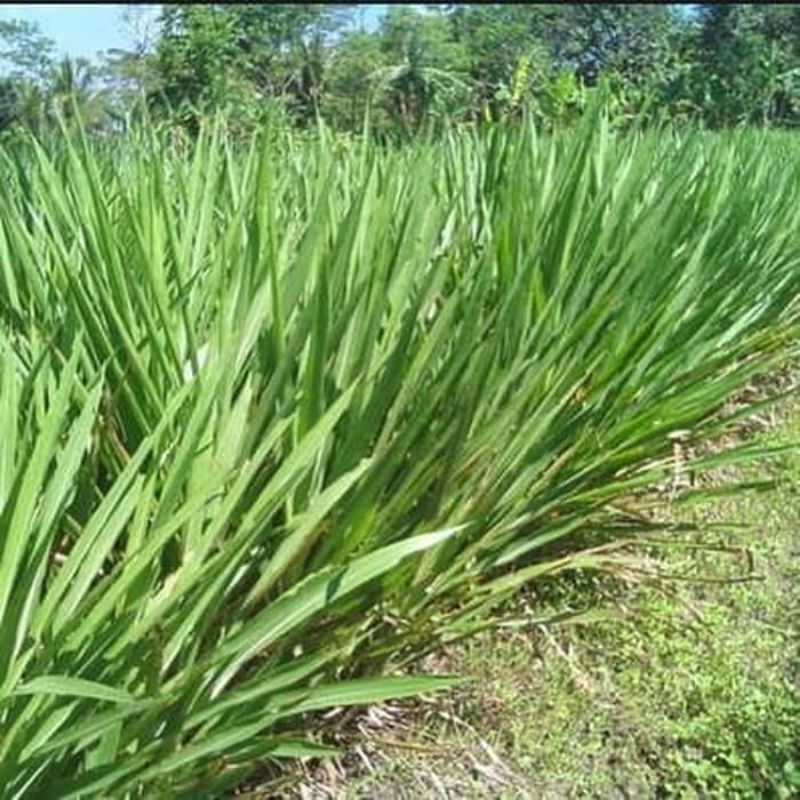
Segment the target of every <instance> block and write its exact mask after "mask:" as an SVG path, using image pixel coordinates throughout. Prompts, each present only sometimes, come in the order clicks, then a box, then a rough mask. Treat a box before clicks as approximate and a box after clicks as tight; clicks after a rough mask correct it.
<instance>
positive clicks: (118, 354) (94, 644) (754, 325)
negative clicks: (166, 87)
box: [0, 118, 800, 800]
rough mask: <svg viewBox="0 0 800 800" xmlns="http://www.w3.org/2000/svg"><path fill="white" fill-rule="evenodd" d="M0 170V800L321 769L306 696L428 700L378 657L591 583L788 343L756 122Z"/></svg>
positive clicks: (782, 234) (797, 281)
mask: <svg viewBox="0 0 800 800" xmlns="http://www.w3.org/2000/svg"><path fill="white" fill-rule="evenodd" d="M264 136H266V134H264ZM0 170H2V174H3V179H2V180H1V181H0V205H2V209H3V213H2V215H0V431H2V437H0V798H3V800H5V799H6V798H27V797H43V798H44V797H59V798H62V800H65V799H66V798H71V797H95V796H104V797H128V798H133V797H187V798H188V797H191V798H196V797H200V796H208V797H216V796H221V795H222V794H223V793H224V792H225V791H226V790H227V789H229V788H230V787H233V786H235V785H237V784H238V783H241V782H242V781H243V780H244V779H245V778H247V777H248V776H249V775H250V774H251V773H252V772H253V770H254V769H255V768H256V767H255V765H257V764H262V763H263V762H264V761H272V760H277V759H282V758H291V757H300V756H308V755H312V756H314V755H325V754H327V753H329V752H330V750H329V749H328V748H326V747H325V746H324V744H322V743H321V740H320V737H319V736H317V735H316V734H317V730H316V728H317V724H316V722H315V720H314V717H313V715H309V714H308V712H312V711H316V710H320V709H325V708H330V707H334V706H344V705H348V704H351V705H353V704H354V705H361V704H367V703H372V702H377V701H380V700H382V699H386V698H392V697H401V696H408V695H412V694H417V693H420V692H427V691H432V690H436V689H441V688H445V687H447V686H449V685H451V683H452V679H451V678H449V677H447V676H445V677H432V676H426V675H423V674H419V673H412V672H410V670H409V667H410V666H411V665H412V664H413V662H414V661H415V660H416V659H418V658H419V656H420V655H421V654H423V653H425V652H426V651H428V650H429V649H430V648H432V647H434V646H436V645H437V644H438V643H440V642H442V641H446V640H449V639H450V640H451V639H454V638H459V637H463V636H467V635H469V634H470V633H473V632H474V631H477V630H479V629H481V628H482V627H484V626H486V625H487V624H488V621H490V620H491V618H492V614H493V613H495V610H496V608H497V607H498V605H500V604H502V603H503V602H505V601H506V600H507V599H508V598H509V597H510V596H512V595H513V593H514V592H515V591H516V590H517V589H518V588H519V587H521V586H523V585H529V584H531V583H532V582H533V583H535V582H536V581H537V579H543V578H545V577H549V576H552V575H554V574H557V573H560V572H565V571H569V570H580V569H593V568H605V567H606V566H607V565H608V564H609V558H610V555H609V554H610V553H611V552H612V551H611V550H610V549H609V547H613V543H614V541H615V540H614V537H615V536H616V537H622V536H624V537H625V538H626V539H630V538H631V537H632V536H635V533H636V531H635V528H632V527H631V525H627V526H624V527H622V526H619V525H618V517H617V515H616V511H615V506H614V503H615V501H617V500H619V499H620V498H622V497H630V496H635V495H636V492H637V491H639V490H642V489H647V488H648V487H652V486H653V485H654V484H656V483H657V482H658V481H660V480H662V479H663V478H664V476H665V475H668V474H669V470H670V457H671V453H672V447H673V442H672V439H671V438H670V437H671V434H673V433H674V432H675V431H683V432H689V435H691V436H692V437H695V438H697V439H703V438H707V437H712V436H717V435H719V434H721V433H724V432H725V431H726V430H728V429H729V427H730V426H731V425H733V424H734V422H735V415H734V414H733V412H729V411H726V410H725V409H726V408H729V407H728V406H726V401H727V400H728V399H729V398H730V397H731V396H732V395H733V394H734V393H735V392H737V390H739V389H740V388H741V387H742V386H743V385H745V384H746V383H747V382H748V381H750V380H752V379H753V378H754V377H757V376H759V375H763V374H766V373H769V372H770V371H771V370H773V369H774V368H775V366H776V365H778V364H780V363H782V362H783V361H784V360H785V359H786V358H788V357H791V356H793V355H795V354H796V351H797V345H796V342H797V334H798V322H799V321H800V317H799V315H798V302H797V298H798V289H800V246H798V238H797V231H798V222H800V204H797V203H796V202H793V198H794V194H795V188H796V186H797V185H798V183H799V182H800V144H798V141H797V140H796V138H793V137H792V136H791V135H787V134H781V133H776V132H749V131H742V132H736V133H726V134H716V135H711V134H707V133H703V132H684V133H681V134H676V133H674V132H670V131H668V130H664V131H653V132H648V133H639V134H635V135H628V136H621V135H616V134H613V133H611V132H609V130H608V128H607V126H606V124H605V122H604V121H603V120H602V119H601V118H591V119H589V118H587V121H586V122H585V123H584V124H583V126H582V127H581V128H579V129H578V130H575V131H572V132H563V133H560V134H553V135H551V136H548V137H544V138H542V137H540V136H539V135H538V134H537V132H536V130H535V129H534V128H533V127H532V126H530V125H527V124H526V125H522V126H520V127H518V128H511V127H495V128H490V129H489V130H486V131H482V132H456V131H453V132H449V133H445V134H444V135H443V136H442V137H441V138H440V139H438V140H436V141H432V140H428V141H419V142H417V143H415V144H413V145H409V146H408V147H406V148H403V149H382V148H380V147H379V146H377V145H375V144H374V143H372V142H370V141H369V139H368V138H366V137H365V138H364V139H363V140H360V141H355V142H353V143H350V144H348V145H347V146H342V145H341V143H335V142H333V141H332V139H331V137H330V136H329V134H328V133H327V132H326V131H325V129H324V128H321V129H320V132H319V136H318V138H316V139H315V140H313V141H302V142H301V141H295V140H294V139H292V138H291V137H287V138H286V139H285V140H284V141H282V142H280V143H275V141H274V138H273V139H272V140H268V139H266V138H264V137H262V136H261V135H256V136H254V137H253V138H252V139H251V140H249V141H247V142H244V143H242V142H241V141H234V140H232V139H231V138H230V137H229V136H228V135H227V134H226V131H225V129H224V127H223V126H222V125H220V124H209V125H208V126H207V127H206V128H205V129H204V130H203V131H202V132H201V134H200V136H199V138H198V139H197V141H196V142H194V143H192V145H191V146H190V147H188V148H182V149H180V150H176V149H175V148H174V147H173V146H172V145H171V144H170V143H169V140H168V139H167V138H166V137H162V136H161V135H160V134H158V133H157V132H155V131H153V130H149V129H146V128H145V129H141V130H138V131H132V132H131V133H129V134H125V135H123V136H121V137H119V138H118V139H114V140H111V141H103V142H93V141H89V140H88V139H87V137H86V136H85V135H82V134H76V135H66V134H65V135H64V136H63V137H62V138H61V139H59V140H58V141H54V142H49V143H47V144H42V143H40V142H37V141H36V140H34V139H30V140H28V141H26V142H24V143H22V144H17V145H15V146H14V147H13V148H7V149H5V150H3V151H0ZM740 413H742V412H741V411H739V412H737V414H740ZM682 435H686V434H682ZM762 452H763V450H762V449H757V448H755V447H754V446H752V445H740V446H738V447H737V448H736V449H735V450H733V451H731V450H726V451H723V452H721V453H717V454H715V455H709V456H707V457H706V458H704V459H702V460H701V461H700V462H698V466H713V465H715V464H719V463H723V462H725V461H726V460H741V459H745V458H751V457H754V456H756V455H759V454H761V453H762ZM599 543H604V547H602V548H598V547H596V546H595V545H597V544H599ZM609 543H610V544H609Z"/></svg>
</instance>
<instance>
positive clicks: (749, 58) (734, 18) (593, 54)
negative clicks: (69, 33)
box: [0, 3, 800, 140]
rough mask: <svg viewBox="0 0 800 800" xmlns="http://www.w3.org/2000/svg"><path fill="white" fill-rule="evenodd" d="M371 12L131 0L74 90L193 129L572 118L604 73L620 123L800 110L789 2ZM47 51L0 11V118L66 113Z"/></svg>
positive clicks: (746, 119)
mask: <svg viewBox="0 0 800 800" xmlns="http://www.w3.org/2000/svg"><path fill="white" fill-rule="evenodd" d="M363 11H364V9H363V7H361V6H359V5H358V4H328V5H325V4H313V3H312V4H305V5H303V6H302V7H298V6H296V5H289V4H280V3H279V4H273V5H243V4H227V5H226V4H214V3H212V4H208V5H204V6H199V5H174V4H173V5H166V6H164V7H163V9H162V10H161V12H160V14H159V16H158V19H157V21H156V22H155V23H154V24H153V25H151V26H150V28H149V29H148V28H147V26H146V25H144V24H143V23H142V20H139V22H138V23H137V20H136V14H135V12H134V11H131V10H128V11H127V12H126V14H127V17H128V19H129V24H130V26H131V28H132V31H131V32H132V35H133V36H134V38H135V40H136V41H135V43H134V45H133V48H132V49H131V50H129V51H126V50H115V51H110V52H109V53H107V54H106V56H105V58H104V59H103V63H102V65H100V67H99V68H95V66H94V65H92V66H91V68H90V69H89V70H88V71H89V72H91V73H92V82H91V84H92V85H91V91H90V92H88V93H87V92H84V93H83V96H81V92H80V91H78V92H76V93H75V95H74V96H73V98H72V99H71V100H70V101H69V105H70V107H71V104H72V103H73V102H74V103H75V104H76V105H77V106H78V107H79V108H81V109H82V112H83V114H84V116H85V117H86V118H87V119H89V120H92V124H91V125H90V128H91V130H92V132H98V133H100V132H107V131H114V130H119V129H125V128H126V127H127V126H129V125H130V124H132V122H133V120H139V121H141V120H142V119H143V118H144V117H145V116H146V115H148V114H149V115H150V116H152V117H153V118H154V119H156V120H158V121H163V122H166V123H168V124H170V125H172V126H180V127H182V128H183V129H184V130H187V131H189V132H190V133H191V134H192V135H195V134H196V133H197V130H198V129H199V126H200V125H201V123H202V120H203V119H205V118H206V117H209V116H213V115H215V114H218V113H222V114H224V115H225V116H226V117H227V118H228V120H229V121H230V124H231V125H232V129H233V130H236V131H238V132H239V133H242V134H246V133H247V132H249V131H252V130H254V129H255V128H258V127H259V126H262V125H269V126H273V127H276V128H279V129H285V128H286V127H294V128H296V129H302V130H305V131H311V130H315V129H316V126H317V121H318V118H319V117H320V116H321V117H323V118H324V119H325V121H326V124H328V125H329V126H330V127H331V128H333V129H334V130H336V131H338V132H346V133H358V134H360V133H361V132H362V131H363V130H364V126H365V123H366V124H367V127H368V129H369V130H370V131H371V132H372V134H373V135H375V136H376V137H378V138H379V139H381V140H387V139H392V140H408V139H410V138H412V137H414V136H416V135H420V134H422V135H427V134H428V133H430V132H431V131H437V132H439V133H441V132H443V131H445V130H448V129H449V128H450V127H452V125H453V124H459V123H468V124H487V123H488V124H493V123H495V122H497V121H501V120H502V121H505V122H510V121H519V120H520V119H522V118H523V117H524V116H526V115H532V116H534V117H535V118H537V120H539V122H540V124H541V125H542V126H543V127H545V128H558V127H561V126H565V125H566V126H570V125H573V124H574V123H575V121H576V120H577V119H578V118H580V116H581V115H582V114H583V113H584V111H585V109H586V107H587V105H588V103H587V100H588V97H589V96H590V94H591V92H592V91H594V89H595V88H597V87H600V86H603V87H604V89H603V92H604V93H605V94H606V96H607V97H609V98H611V100H610V101H609V102H608V104H607V106H608V108H607V110H608V111H609V113H610V114H612V123H613V124H615V125H618V126H620V127H631V126H640V125H649V124H661V123H663V122H666V121H680V122H689V121H692V122H702V123H704V124H706V125H709V126H712V127H730V126H736V125H753V124H757V125H764V126H770V127H773V126H782V127H783V126H796V125H797V123H798V119H800V117H799V116H798V115H800V71H799V70H798V67H797V64H798V63H800V33H799V31H800V17H799V16H798V12H797V9H795V8H792V7H789V6H743V5H734V6H725V7H721V6H713V5H709V6H705V5H698V6H673V5H669V4H667V5H652V4H651V5H646V6H632V5H622V4H563V5H525V6H514V5H503V4H482V5H476V6H464V5H455V4H451V5H436V6H429V7H428V8H425V9H420V8H419V7H414V6H398V7H390V8H389V9H388V11H387V12H386V13H384V14H383V15H382V17H381V18H380V19H379V20H378V21H377V22H376V23H375V25H374V27H373V29H371V30H367V29H365V28H364V27H363V24H362V25H361V26H359V25H358V24H357V17H358V16H359V15H361V14H363ZM52 51H53V44H52V42H49V40H47V39H45V38H44V37H42V35H41V34H40V32H39V31H38V29H37V28H36V26H34V25H31V24H30V23H23V22H15V21H9V22H4V23H3V24H2V26H0V69H3V70H4V72H5V73H6V75H5V79H6V80H7V81H11V83H6V84H4V88H3V89H2V92H1V94H2V97H1V98H0V123H3V124H4V125H5V128H6V129H10V128H11V127H14V126H22V127H28V128H31V129H33V130H39V129H40V128H41V125H42V124H43V122H42V121H43V120H45V123H44V124H47V125H48V126H51V127H52V120H49V121H48V118H49V117H53V116H54V112H53V110H52V108H51V109H50V111H46V113H45V112H42V113H40V110H39V106H40V105H42V106H43V107H44V108H45V110H46V109H47V108H48V107H50V106H52V107H54V108H57V109H60V111H59V113H61V114H62V115H63V114H64V113H66V112H65V110H64V107H63V106H64V104H63V103H62V102H61V101H60V100H59V99H58V95H59V90H58V88H57V84H58V83H59V81H61V78H59V77H58V76H59V73H60V71H62V70H60V69H57V68H55V67H56V65H55V64H54V62H53V57H52ZM88 66H89V65H87V67H88ZM100 77H102V78H103V81H104V85H103V87H102V88H99V87H98V80H97V79H98V78H100ZM62 82H63V81H62ZM34 88H35V90H36V91H38V92H40V93H41V94H42V97H43V98H44V99H43V101H42V103H41V104H38V103H37V102H32V100H31V98H32V89H34ZM50 94H53V95H54V97H53V98H50V99H48V98H49V95H50ZM20 95H22V96H24V97H25V98H26V99H25V100H24V101H20V100H19V99H18V96H20ZM143 98H144V99H143ZM31 109H33V111H32V110H31Z"/></svg>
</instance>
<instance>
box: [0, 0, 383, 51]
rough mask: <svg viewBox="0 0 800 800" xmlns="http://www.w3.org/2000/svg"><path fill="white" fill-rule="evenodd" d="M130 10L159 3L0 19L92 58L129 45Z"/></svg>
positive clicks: (373, 10) (6, 12) (147, 14)
mask: <svg viewBox="0 0 800 800" xmlns="http://www.w3.org/2000/svg"><path fill="white" fill-rule="evenodd" d="M126 8H129V9H132V10H134V13H136V14H138V15H139V16H140V18H141V19H142V21H147V19H148V18H149V19H150V20H152V19H154V18H155V17H156V16H157V14H158V11H159V8H160V6H159V5H155V4H145V3H137V4H135V5H129V6H126V5H123V4H119V3H113V4H112V3H108V4H106V5H90V4H88V3H83V4H82V3H76V4H73V5H63V4H62V5H59V4H55V3H37V4H36V5H33V4H31V5H25V4H12V3H7V4H6V3H4V4H2V5H0V19H2V20H9V19H21V20H27V21H28V22H35V23H37V24H38V25H39V28H40V29H41V32H42V33H43V34H44V35H45V36H47V37H49V38H50V39H52V40H53V41H54V42H55V43H56V49H57V51H58V54H59V55H60V56H63V55H70V56H72V57H83V58H95V57H96V56H97V54H98V53H99V52H101V51H103V50H108V49H110V48H113V47H121V48H128V47H131V46H132V45H133V41H134V39H133V32H132V30H131V28H130V26H128V25H126V24H125V20H124V18H123V11H124V10H125V9H126ZM385 8H386V6H385V5H377V4H376V5H373V6H369V7H366V8H365V9H364V24H365V26H367V27H370V26H371V24H374V21H375V20H376V19H377V18H378V17H379V16H380V15H381V14H382V13H383V12H384V10H385Z"/></svg>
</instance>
